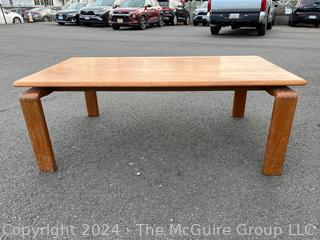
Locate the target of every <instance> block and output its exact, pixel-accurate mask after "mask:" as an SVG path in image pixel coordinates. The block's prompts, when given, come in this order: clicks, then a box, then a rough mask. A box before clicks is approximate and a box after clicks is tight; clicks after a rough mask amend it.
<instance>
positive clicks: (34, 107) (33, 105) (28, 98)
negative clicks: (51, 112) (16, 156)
mask: <svg viewBox="0 0 320 240" xmlns="http://www.w3.org/2000/svg"><path fill="white" fill-rule="evenodd" d="M51 92H52V91H51V90H47V89H40V88H31V89H29V90H27V91H25V92H23V93H22V94H21V95H20V104H21V108H22V112H23V115H24V119H25V121H26V125H27V128H28V132H29V136H30V140H31V143H32V147H33V152H34V154H35V157H36V160H37V164H38V168H39V170H40V171H55V170H56V169H57V166H56V162H55V159H54V154H53V150H52V146H51V141H50V137H49V132H48V128H47V124H46V119H45V116H44V113H43V109H42V104H41V100H40V98H41V97H44V96H46V95H48V94H50V93H51Z"/></svg>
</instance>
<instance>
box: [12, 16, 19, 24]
mask: <svg viewBox="0 0 320 240" xmlns="http://www.w3.org/2000/svg"><path fill="white" fill-rule="evenodd" d="M12 23H13V24H20V23H21V19H20V18H18V17H15V18H14V19H13V20H12Z"/></svg>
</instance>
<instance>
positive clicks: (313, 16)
mask: <svg viewBox="0 0 320 240" xmlns="http://www.w3.org/2000/svg"><path fill="white" fill-rule="evenodd" d="M309 19H317V16H315V15H310V16H309Z"/></svg>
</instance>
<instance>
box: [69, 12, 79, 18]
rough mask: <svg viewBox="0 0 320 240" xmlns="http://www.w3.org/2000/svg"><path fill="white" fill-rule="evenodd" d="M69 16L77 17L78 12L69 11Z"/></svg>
mask: <svg viewBox="0 0 320 240" xmlns="http://www.w3.org/2000/svg"><path fill="white" fill-rule="evenodd" d="M68 16H69V17H75V16H77V14H76V13H69V14H68Z"/></svg>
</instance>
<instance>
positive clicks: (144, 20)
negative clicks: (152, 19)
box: [138, 16, 147, 30]
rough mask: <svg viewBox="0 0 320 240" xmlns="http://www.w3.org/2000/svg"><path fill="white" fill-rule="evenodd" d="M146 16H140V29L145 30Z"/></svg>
mask: <svg viewBox="0 0 320 240" xmlns="http://www.w3.org/2000/svg"><path fill="white" fill-rule="evenodd" d="M146 24H147V22H146V17H145V16H142V17H141V19H140V23H139V27H138V28H139V29H140V30H145V29H146Z"/></svg>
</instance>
